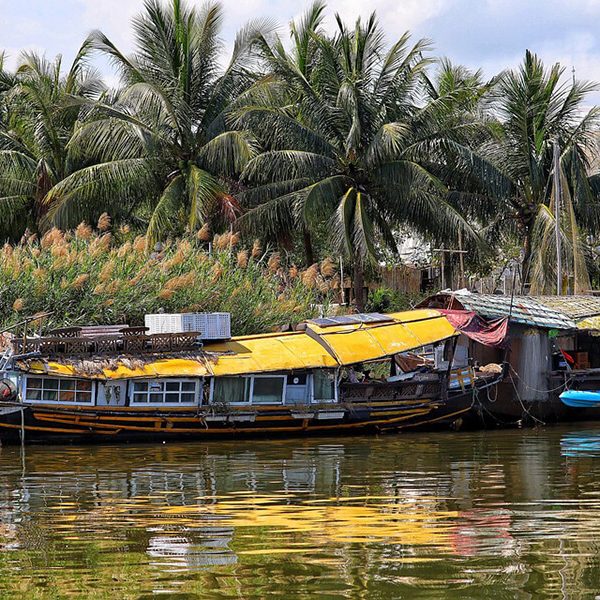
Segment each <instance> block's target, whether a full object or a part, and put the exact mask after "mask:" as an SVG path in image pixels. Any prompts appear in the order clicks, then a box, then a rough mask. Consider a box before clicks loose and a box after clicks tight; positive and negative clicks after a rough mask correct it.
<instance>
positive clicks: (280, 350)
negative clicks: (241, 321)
mask: <svg viewBox="0 0 600 600" xmlns="http://www.w3.org/2000/svg"><path fill="white" fill-rule="evenodd" d="M204 350H205V351H206V352H208V353H209V354H210V355H212V356H214V359H215V360H214V363H213V364H211V369H212V371H213V373H214V374H215V375H240V374H243V373H265V372H269V371H271V372H273V371H298V370H303V369H317V368H320V367H321V368H323V367H329V368H332V367H333V368H335V367H337V366H338V363H337V361H336V360H335V359H334V358H333V356H331V355H330V354H329V353H328V352H327V350H326V349H325V348H323V346H322V345H321V344H319V342H317V341H315V340H313V339H312V338H311V337H309V336H308V335H306V334H305V333H304V332H301V331H297V332H292V333H271V334H266V335H253V336H246V337H237V338H233V339H231V340H229V341H227V342H222V343H211V344H206V345H205V346H204Z"/></svg>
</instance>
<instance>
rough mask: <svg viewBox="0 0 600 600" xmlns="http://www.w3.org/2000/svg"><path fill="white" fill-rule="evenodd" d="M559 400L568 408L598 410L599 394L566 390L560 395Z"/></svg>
mask: <svg viewBox="0 0 600 600" xmlns="http://www.w3.org/2000/svg"><path fill="white" fill-rule="evenodd" d="M560 400H561V402H562V403H563V404H564V405H566V406H569V407H570V408H599V407H600V392H592V391H585V390H566V391H565V392H563V393H562V394H561V395H560Z"/></svg>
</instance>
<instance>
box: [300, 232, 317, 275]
mask: <svg viewBox="0 0 600 600" xmlns="http://www.w3.org/2000/svg"><path fill="white" fill-rule="evenodd" d="M302 239H303V241H304V256H305V258H306V266H307V267H310V266H311V265H313V264H314V262H315V252H314V250H313V244H312V238H311V236H310V231H308V229H306V227H304V228H303V229H302Z"/></svg>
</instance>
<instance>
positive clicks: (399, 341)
mask: <svg viewBox="0 0 600 600" xmlns="http://www.w3.org/2000/svg"><path fill="white" fill-rule="evenodd" d="M388 316H389V317H390V319H391V320H390V321H389V322H385V323H373V324H369V323H363V324H361V325H334V326H331V327H319V326H318V325H315V324H312V323H310V322H309V323H308V324H307V329H306V332H307V333H308V334H309V336H311V337H312V338H313V339H315V340H318V341H319V342H320V343H321V344H322V345H323V347H324V348H326V349H327V350H328V351H329V352H330V353H331V355H332V356H334V357H335V358H336V359H337V361H338V362H339V364H340V365H352V364H356V363H360V362H367V361H370V360H377V359H380V358H385V357H387V356H393V355H394V354H398V353H399V352H406V351H407V350H413V349H414V348H420V347H421V346H427V345H429V344H434V343H436V342H439V341H441V340H445V339H447V338H449V337H451V336H452V335H454V334H455V333H456V331H455V329H454V327H452V325H451V324H450V323H449V322H448V320H447V319H446V317H444V316H443V315H441V314H440V312H439V311H437V310H431V309H424V310H411V311H406V312H401V313H392V314H390V315H388Z"/></svg>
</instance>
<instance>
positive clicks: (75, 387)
mask: <svg viewBox="0 0 600 600" xmlns="http://www.w3.org/2000/svg"><path fill="white" fill-rule="evenodd" d="M25 400H26V401H27V402H65V403H69V404H91V403H92V401H93V397H92V382H91V381H89V380H87V379H61V378H58V377H27V380H26V384H25Z"/></svg>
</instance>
